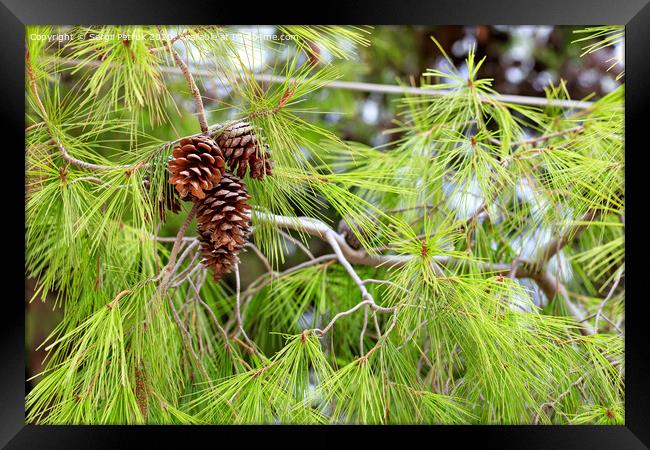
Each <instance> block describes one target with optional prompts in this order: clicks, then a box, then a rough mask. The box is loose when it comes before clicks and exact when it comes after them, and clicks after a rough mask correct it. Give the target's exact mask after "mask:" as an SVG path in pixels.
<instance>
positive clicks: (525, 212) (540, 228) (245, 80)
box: [25, 26, 625, 424]
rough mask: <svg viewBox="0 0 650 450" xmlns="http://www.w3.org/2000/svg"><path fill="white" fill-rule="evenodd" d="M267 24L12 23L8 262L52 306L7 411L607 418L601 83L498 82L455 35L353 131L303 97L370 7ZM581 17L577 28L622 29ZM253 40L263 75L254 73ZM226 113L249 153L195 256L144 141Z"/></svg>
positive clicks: (377, 419)
mask: <svg viewBox="0 0 650 450" xmlns="http://www.w3.org/2000/svg"><path fill="white" fill-rule="evenodd" d="M279 30H280V31H281V32H283V33H286V34H288V35H292V36H294V39H293V40H290V41H282V42H281V43H277V42H259V41H252V40H250V39H246V38H243V39H242V38H241V36H239V35H237V33H236V31H237V30H236V29H234V28H228V27H190V28H187V27H165V28H162V27H155V26H137V27H135V26H134V27H113V26H106V27H72V28H71V29H70V30H69V31H70V32H71V33H73V34H75V35H77V36H83V37H84V38H83V39H81V38H80V39H73V40H71V41H70V42H67V43H60V44H56V45H51V44H47V43H44V42H43V41H39V40H31V39H29V35H30V34H34V33H36V34H48V33H52V32H53V31H55V30H54V29H53V28H52V27H28V30H27V36H28V38H27V39H26V60H25V61H26V103H27V113H26V127H27V128H26V136H25V148H26V158H27V159H26V161H27V173H26V176H27V205H26V214H27V215H26V254H27V260H26V275H27V276H28V277H30V278H34V279H36V280H37V289H36V292H35V294H34V297H33V298H32V301H45V300H46V297H47V295H48V293H52V292H54V293H55V294H56V300H55V301H54V302H53V304H52V307H53V308H62V309H63V311H64V317H63V320H62V321H61V322H60V323H59V324H58V326H57V327H56V329H55V330H54V332H53V333H52V335H51V336H50V337H49V338H48V339H47V340H46V341H45V342H44V343H43V344H42V346H43V347H44V348H45V349H46V350H47V352H48V353H47V355H48V356H47V358H46V361H45V370H44V371H43V373H41V374H39V375H37V376H36V377H35V379H34V382H35V383H36V385H35V387H34V388H33V389H32V390H31V391H30V392H29V394H28V395H27V399H26V409H27V421H28V422H32V423H42V424H143V423H148V424H207V423H219V424H234V423H237V424H245V423H314V424H321V423H362V424H396V423H431V424H441V423H443V424H460V423H481V424H484V423H499V424H521V423H539V424H568V423H576V424H581V423H589V424H620V423H623V422H624V409H623V399H624V354H623V338H622V333H623V330H622V327H624V297H625V290H624V270H625V269H624V267H625V266H624V258H625V254H624V214H625V212H624V194H623V185H624V184H623V183H624V178H623V177H624V157H623V151H624V150H623V136H624V127H623V117H624V116H623V110H624V109H623V99H624V88H623V87H620V88H618V89H616V90H615V91H613V92H612V93H610V94H609V95H606V96H605V97H603V98H601V99H599V100H597V101H596V102H594V103H593V104H592V105H591V106H590V107H588V108H586V109H572V108H567V107H559V106H556V103H554V100H566V99H568V94H567V90H566V86H565V85H564V84H563V82H560V83H559V84H557V85H552V86H549V87H548V88H547V90H546V95H547V98H548V100H549V102H548V105H547V106H544V107H530V106H522V105H520V104H515V103H509V102H505V101H503V99H502V97H501V96H500V95H499V93H497V92H496V91H494V90H493V89H492V87H491V82H492V80H489V79H481V78H480V77H479V76H478V72H479V69H480V67H481V64H482V62H483V61H482V60H477V58H476V57H475V55H474V53H473V52H470V53H469V55H468V57H467V60H466V67H467V71H461V70H459V69H458V68H456V67H455V66H454V65H453V64H452V62H451V60H450V59H449V58H447V65H446V67H443V68H440V69H430V70H427V72H426V73H424V74H422V77H421V80H420V85H421V87H422V88H423V89H425V90H434V91H440V94H442V95H432V96H428V95H414V94H407V95H405V96H404V97H403V98H401V99H399V114H398V116H397V117H396V118H395V128H394V130H392V132H393V133H394V134H395V139H393V140H392V141H391V142H390V143H389V144H386V145H383V146H379V147H377V148H372V147H369V146H366V145H363V144H361V143H356V142H346V141H344V140H342V139H340V138H339V137H338V136H336V134H334V133H333V132H331V131H330V130H328V129H326V128H325V127H323V126H321V125H320V124H318V123H316V121H315V120H314V118H315V117H318V116H319V115H322V114H324V113H327V112H328V111H319V110H316V109H313V108H311V107H308V106H304V105H305V104H308V103H307V100H308V99H309V98H310V97H311V96H314V95H316V94H317V93H318V92H320V91H321V90H322V89H323V88H325V86H326V84H327V81H328V80H332V79H335V78H337V76H338V73H337V69H336V67H337V66H336V64H334V63H331V64H330V63H327V61H326V60H325V59H326V58H325V57H324V56H327V57H328V58H330V59H332V61H336V60H337V59H347V58H351V57H353V55H354V49H355V46H368V45H370V46H371V45H372V31H371V29H369V28H358V27H339V26H332V27H329V26H328V27H325V26H320V27H305V26H286V27H280V28H279ZM590 33H591V34H589V37H590V38H591V39H592V40H593V39H598V38H603V37H604V40H601V41H600V43H597V44H591V46H590V47H589V48H588V50H587V51H596V50H598V49H600V48H602V46H603V45H607V44H610V43H611V42H613V41H614V40H616V39H621V38H622V37H621V36H619V35H618V34H617V33H618V32H617V33H613V32H611V30H605V29H602V30H601V29H591V31H590ZM127 34H128V36H126V35H127ZM206 34H208V35H210V36H211V38H210V39H203V38H202V37H203V36H205V35H206ZM93 36H104V37H106V36H108V38H105V39H99V38H93ZM431 45H438V43H437V42H435V41H432V42H431ZM438 47H439V48H440V50H442V48H441V47H440V46H439V45H438ZM316 48H318V49H321V50H324V53H326V54H327V55H323V52H321V53H318V52H315V50H314V49H316ZM262 50H267V51H271V52H272V54H273V55H274V57H273V60H272V62H271V63H264V64H266V65H267V66H269V67H267V68H268V69H269V70H270V71H271V73H273V74H274V75H278V76H281V77H282V78H283V79H284V81H282V82H277V83H267V82H261V81H259V77H258V76H257V72H255V67H257V66H259V65H261V64H262V61H261V60H260V54H261V51H262ZM443 53H444V52H443ZM287 55H290V56H287ZM305 56H306V57H307V58H306V57H305ZM313 58H316V59H319V58H322V61H321V64H313ZM309 61H312V63H310V62H309ZM190 73H194V75H193V76H192V75H190ZM215 90H216V91H219V92H221V94H220V96H219V98H218V99H212V98H211V97H210V95H211V94H210V92H215ZM204 102H205V104H206V106H209V108H213V109H209V108H204V106H203V104H204ZM197 118H198V119H199V120H198V123H197ZM242 121H245V122H247V123H250V124H251V125H252V126H253V127H254V129H255V130H258V139H259V141H260V144H264V145H268V148H269V149H270V150H271V154H272V158H273V163H274V166H273V173H272V175H267V176H265V177H263V178H262V179H253V178H251V177H250V173H249V174H247V175H246V176H245V177H244V181H245V183H246V187H247V189H248V194H249V195H250V205H251V208H252V224H253V236H252V239H251V241H250V242H249V243H248V244H247V249H248V250H249V251H248V259H243V260H242V263H241V264H239V265H238V266H236V267H235V270H234V273H233V274H232V275H229V276H228V277H225V278H224V280H221V281H219V282H217V281H214V280H213V279H212V277H210V276H209V273H208V271H207V270H206V268H205V267H203V266H202V265H201V252H200V245H199V241H198V240H197V239H196V236H197V232H196V225H195V222H194V221H193V217H194V214H195V213H196V206H195V205H194V203H193V202H192V201H181V202H180V211H178V213H175V211H174V209H175V208H173V209H172V208H169V207H168V209H170V210H164V205H166V204H167V205H169V201H170V198H172V199H173V198H174V197H173V196H174V192H173V188H172V190H170V185H169V183H168V177H169V173H168V171H167V167H168V162H169V161H170V158H172V152H173V148H174V147H175V146H176V144H178V143H179V142H180V140H181V139H183V138H185V137H187V136H199V135H200V134H204V135H208V136H209V137H210V138H212V139H215V140H216V139H218V137H219V135H220V133H221V132H222V131H223V130H224V129H226V128H227V127H228V126H231V125H232V124H236V123H238V122H242ZM170 196H171V197H170ZM165 202H167V203H165ZM161 205H163V206H162V208H163V209H162V210H161ZM161 211H163V212H164V214H161ZM339 220H343V221H345V222H346V224H347V227H348V229H349V230H350V232H351V233H353V234H354V237H355V238H356V239H358V241H359V243H360V245H361V248H360V249H353V248H351V247H350V246H349V245H348V244H347V243H346V241H345V239H344V238H343V236H341V235H339V234H338V233H337V232H336V230H337V222H338V221H339ZM315 242H320V245H321V246H325V247H326V248H327V249H328V250H327V251H328V252H329V253H325V254H323V255H321V256H317V257H315V256H314V255H313V254H312V250H313V247H314V243H315ZM531 247H532V248H533V250H530V248H531ZM330 250H331V251H330ZM255 259H259V260H260V262H261V263H262V265H263V266H264V268H265V269H264V271H263V272H262V273H261V274H259V276H257V277H256V278H255V276H256V275H255V273H253V272H252V271H249V270H248V269H247V261H253V260H255ZM296 261H298V262H296ZM290 263H291V264H290ZM566 266H568V268H567V267H566ZM567 270H570V273H571V276H568V275H567Z"/></svg>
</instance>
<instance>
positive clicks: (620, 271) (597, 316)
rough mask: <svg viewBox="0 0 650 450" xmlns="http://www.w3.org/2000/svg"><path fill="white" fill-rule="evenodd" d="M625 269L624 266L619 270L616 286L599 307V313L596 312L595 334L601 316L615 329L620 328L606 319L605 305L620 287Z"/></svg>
mask: <svg viewBox="0 0 650 450" xmlns="http://www.w3.org/2000/svg"><path fill="white" fill-rule="evenodd" d="M623 267H624V266H621V268H620V269H618V272H616V279H615V280H614V284H613V285H612V287H611V289H610V290H609V293H608V294H607V296H606V297H605V299H604V300H603V301H602V302H601V303H600V305H599V306H598V312H596V320H595V321H594V332H595V333H597V332H598V320H599V319H600V317H601V316H602V317H603V318H604V319H605V320H607V322H609V323H610V324H611V325H613V326H614V328H618V327H617V326H616V325H614V324H613V323H612V322H611V321H610V320H609V319H607V317H605V316H604V315H603V309H604V308H605V305H606V304H607V302H609V300H610V299H611V298H612V296H613V295H614V291H615V290H616V288H617V287H618V284H619V283H620V282H621V276H622V275H623ZM619 331H620V330H619Z"/></svg>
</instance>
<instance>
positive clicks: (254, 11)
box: [0, 0, 650, 450]
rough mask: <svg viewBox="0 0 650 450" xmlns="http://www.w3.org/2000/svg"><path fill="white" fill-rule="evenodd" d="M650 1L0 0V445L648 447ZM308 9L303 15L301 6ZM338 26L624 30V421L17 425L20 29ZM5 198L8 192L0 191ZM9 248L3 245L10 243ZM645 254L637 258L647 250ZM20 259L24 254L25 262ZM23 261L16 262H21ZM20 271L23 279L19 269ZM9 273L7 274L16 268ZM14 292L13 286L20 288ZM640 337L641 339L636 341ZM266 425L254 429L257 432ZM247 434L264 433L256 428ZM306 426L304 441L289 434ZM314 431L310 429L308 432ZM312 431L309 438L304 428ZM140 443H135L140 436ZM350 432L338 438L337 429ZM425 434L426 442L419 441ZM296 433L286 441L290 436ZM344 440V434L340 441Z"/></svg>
mask: <svg viewBox="0 0 650 450" xmlns="http://www.w3.org/2000/svg"><path fill="white" fill-rule="evenodd" d="M649 1H650V0H626V1H625V2H620V1H619V2H617V1H614V0H591V1H590V0H573V1H570V2H569V1H567V0H500V1H480V0H471V1H470V0H438V1H435V2H433V1H431V2H428V3H418V2H416V1H413V0H401V1H399V2H387V1H367V0H366V1H363V2H355V3H354V4H348V5H346V4H343V3H342V2H341V4H338V5H333V4H332V3H331V2H328V3H326V4H325V3H319V2H314V3H313V4H311V5H307V4H305V3H304V2H302V3H294V4H292V3H290V2H286V1H285V2H273V3H269V4H266V5H264V4H260V3H255V4H252V3H251V4H250V5H246V4H243V3H241V2H218V3H217V2H208V1H192V2H187V1H186V2H180V1H177V0H176V1H173V0H166V1H151V0H147V1H144V0H139V1H137V2H136V1H133V0H131V1H126V0H111V1H105V2H101V3H100V2H93V1H82V0H59V1H52V0H49V1H48V0H2V1H1V3H2V4H1V5H0V27H1V29H2V39H0V46H1V47H2V49H1V50H0V61H1V62H0V67H1V68H2V72H1V73H2V75H1V76H0V79H1V82H2V91H1V92H2V93H3V97H4V98H3V101H2V102H1V103H2V108H1V114H2V123H4V124H5V125H7V127H6V131H5V133H4V134H3V135H2V140H3V147H4V154H3V155H2V158H1V159H0V161H1V162H2V164H3V165H4V167H3V168H2V172H3V183H2V184H0V186H2V187H3V191H2V192H3V193H5V199H6V200H7V202H6V203H3V205H4V206H5V207H6V205H7V204H8V205H9V206H11V207H12V208H15V210H13V211H11V212H6V213H5V214H6V217H5V221H4V224H5V232H4V233H3V236H4V239H3V240H2V242H3V243H4V246H3V247H2V248H3V250H4V252H3V253H4V256H5V264H6V269H5V270H4V271H3V272H4V275H5V277H4V282H3V283H2V286H3V288H2V290H0V292H2V298H3V302H2V309H1V310H0V311H2V315H3V319H2V328H1V333H2V345H1V346H0V352H1V355H2V356H1V359H0V361H1V362H2V367H3V370H2V375H1V376H2V382H1V383H0V401H1V405H2V406H1V407H0V444H1V445H3V446H5V448H17V449H36V448H66V449H70V448H115V447H129V446H130V445H129V444H133V445H135V443H136V442H138V441H139V442H146V443H148V444H149V446H153V445H152V444H154V443H158V445H160V444H162V446H163V447H165V448H167V447H174V448H176V447H188V446H189V445H191V444H192V443H193V442H194V441H195V440H197V439H199V440H201V441H205V442H208V443H210V442H211V443H212V445H234V444H230V443H234V442H238V443H239V445H240V446H246V447H248V446H249V445H251V442H250V440H251V438H252V437H255V436H260V438H261V439H262V440H263V441H264V443H265V445H268V444H269V443H271V442H272V441H277V442H278V443H282V444H283V445H290V443H292V442H295V443H296V444H298V445H310V446H311V445H312V443H313V441H314V437H316V435H317V434H323V435H325V436H323V438H324V439H326V440H323V441H322V442H323V443H327V444H329V445H332V444H335V443H337V442H339V441H338V439H339V438H338V437H336V436H335V435H338V434H340V433H346V434H349V436H350V437H358V438H360V439H363V440H368V439H372V438H379V439H383V438H384V437H386V438H389V437H394V436H388V433H390V434H394V433H398V432H399V433H408V434H407V435H408V437H409V440H408V441H405V442H404V443H405V444H406V445H409V443H412V444H415V443H416V442H417V441H419V440H420V439H427V441H425V442H429V444H427V445H434V443H435V444H436V445H438V443H440V442H443V441H442V440H441V438H446V439H449V440H451V442H454V443H459V442H462V441H467V440H475V441H476V442H477V443H478V444H479V445H481V446H483V447H487V448H526V449H536V448H540V449H542V448H543V449H545V450H549V449H558V448H571V449H578V448H585V449H599V448H603V449H619V448H620V449H636V448H648V446H650V414H649V410H650V408H649V407H648V405H649V404H650V387H649V385H650V383H648V381H647V380H646V376H645V374H646V373H648V370H649V369H650V367H649V365H648V360H649V355H650V347H649V346H648V345H647V342H648V338H647V336H646V328H645V326H647V324H646V325H644V322H645V321H647V320H648V316H647V315H646V314H644V312H645V311H644V310H645V307H646V305H647V302H648V300H647V299H646V298H645V297H644V296H643V295H642V294H643V289H644V285H643V282H644V275H643V272H644V271H645V266H646V265H647V262H646V261H647V255H648V246H647V237H646V236H647V235H646V236H644V228H645V227H644V222H643V217H642V215H643V214H644V211H645V209H646V208H644V205H643V203H644V195H647V194H646V193H647V192H648V188H647V185H646V186H644V185H643V184H642V181H643V179H644V175H645V178H646V179H647V178H648V176H647V175H646V174H645V172H646V171H647V167H648V166H646V165H645V164H644V161H643V154H644V152H646V151H647V150H646V149H647V147H648V143H647V141H648V140H649V139H650V137H648V133H647V131H646V129H645V122H646V121H648V118H650V114H649V109H650V108H649V106H648V105H649V104H650V102H649V100H650V87H649V83H648V80H650V64H648V63H649V58H648V49H649V48H650V4H649ZM307 11H311V13H308V12H307ZM312 22H315V23H328V24H330V23H339V24H375V25H380V24H386V25H388V24H391V25H397V24H409V23H413V24H428V25H443V24H445V25H450V24H454V25H457V24H512V25H550V24H553V25H599V24H620V25H625V27H626V41H625V58H626V61H625V66H626V67H625V70H626V99H625V101H626V119H625V124H626V142H625V146H626V151H625V159H626V164H625V167H626V169H625V170H626V172H625V177H626V178H625V179H626V182H625V184H626V189H625V191H626V192H625V199H626V204H627V205H629V207H628V208H627V211H626V216H627V230H626V246H625V251H626V259H627V260H628V261H630V262H631V263H629V264H627V267H626V276H625V283H626V291H628V292H629V293H630V295H628V301H627V303H626V336H625V357H626V369H625V370H626V372H627V373H626V395H625V417H626V418H625V425H624V426H529V425H525V426H449V427H447V426H431V427H424V426H408V427H402V426H337V427H317V426H312V427H299V426H263V427H262V426H230V427H222V426H199V427H191V428H190V427H186V426H34V425H26V424H25V409H24V406H25V378H26V376H25V364H24V353H25V352H24V345H25V343H24V334H25V333H24V331H25V324H24V322H25V321H24V312H25V311H24V304H23V302H22V301H20V300H19V298H20V296H21V295H24V285H22V287H21V286H20V283H19V281H18V280H21V279H24V269H23V268H21V267H20V266H19V264H17V263H16V260H17V259H19V258H20V256H22V257H23V258H24V246H21V245H20V244H21V242H20V239H19V238H18V237H17V236H19V235H22V236H24V233H25V228H24V217H25V216H24V214H25V211H24V204H23V203H22V202H21V193H23V194H24V189H25V184H24V156H23V155H24V153H23V152H22V148H23V145H24V144H21V142H22V143H24V134H23V133H24V104H25V101H24V82H25V75H24V51H25V50H24V33H25V28H24V27H25V25H29V24H84V23H85V24H118V23H119V24H138V23H140V24H142V23H156V24H202V23H238V24H244V23H245V24H251V23H255V24H259V23H265V24H266V23H283V24H285V23H294V24H295V23H312ZM7 194H8V195H7ZM14 242H16V243H17V244H16V246H15V247H14V248H13V249H12V250H9V249H10V248H11V245H10V244H12V243H14ZM644 256H645V258H644ZM23 261H24V259H23ZM23 267H24V266H23ZM21 271H22V272H23V274H22V275H21V273H20V272H21ZM14 272H15V273H14ZM21 292H22V293H21ZM644 342H645V344H644ZM262 428H263V429H262ZM253 431H256V432H260V431H261V433H255V434H253ZM302 432H306V434H307V436H305V437H306V438H307V440H306V441H299V440H298V439H304V438H303V437H301V436H298V434H296V433H302ZM314 433H316V434H314ZM312 435H313V436H312ZM143 439H144V441H143ZM346 439H347V437H346ZM429 439H430V441H428V440H429ZM292 440H294V441H292ZM341 442H343V441H341Z"/></svg>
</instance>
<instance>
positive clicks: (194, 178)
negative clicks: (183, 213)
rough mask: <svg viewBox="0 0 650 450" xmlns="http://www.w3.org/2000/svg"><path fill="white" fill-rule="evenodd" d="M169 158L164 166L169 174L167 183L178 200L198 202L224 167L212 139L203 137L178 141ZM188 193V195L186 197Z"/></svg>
mask: <svg viewBox="0 0 650 450" xmlns="http://www.w3.org/2000/svg"><path fill="white" fill-rule="evenodd" d="M173 156H174V158H173V159H172V160H171V161H170V162H169V164H168V165H167V168H168V170H169V172H170V173H171V177H170V178H169V183H170V184H174V185H176V190H177V191H178V194H179V195H180V196H181V198H182V199H186V200H201V199H202V198H204V197H205V191H209V190H210V189H213V188H214V187H215V186H216V185H217V184H219V182H220V181H221V177H222V176H223V174H224V171H225V166H226V164H225V162H224V157H223V153H221V149H220V148H219V146H218V145H217V144H216V143H215V142H214V141H213V140H212V139H210V138H208V137H205V136H198V137H193V138H184V139H181V142H180V144H179V145H177V146H176V147H175V148H174V151H173ZM188 194H191V195H190V196H189V198H188Z"/></svg>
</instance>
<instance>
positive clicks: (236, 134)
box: [217, 122, 273, 180]
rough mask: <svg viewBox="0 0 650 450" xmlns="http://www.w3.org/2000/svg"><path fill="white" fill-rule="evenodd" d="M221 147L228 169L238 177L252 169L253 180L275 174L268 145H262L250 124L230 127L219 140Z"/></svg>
mask: <svg viewBox="0 0 650 450" xmlns="http://www.w3.org/2000/svg"><path fill="white" fill-rule="evenodd" d="M217 142H218V144H219V146H220V147H221V148H222V150H223V154H224V156H225V157H226V161H228V167H230V170H231V171H232V172H233V173H234V172H235V171H236V172H237V176H239V177H240V178H242V177H243V176H244V175H246V169H247V168H250V176H251V178H255V179H256V180H261V179H262V178H264V175H271V174H272V172H273V161H272V160H271V152H270V151H269V148H268V145H265V144H261V143H260V142H259V139H258V138H257V135H256V134H255V131H254V130H253V126H252V125H251V124H249V123H248V122H238V123H236V124H234V125H231V126H229V127H228V128H226V129H225V130H224V131H222V132H221V135H219V137H218V138H217Z"/></svg>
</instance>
